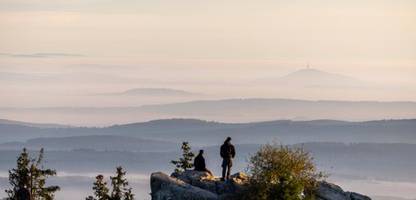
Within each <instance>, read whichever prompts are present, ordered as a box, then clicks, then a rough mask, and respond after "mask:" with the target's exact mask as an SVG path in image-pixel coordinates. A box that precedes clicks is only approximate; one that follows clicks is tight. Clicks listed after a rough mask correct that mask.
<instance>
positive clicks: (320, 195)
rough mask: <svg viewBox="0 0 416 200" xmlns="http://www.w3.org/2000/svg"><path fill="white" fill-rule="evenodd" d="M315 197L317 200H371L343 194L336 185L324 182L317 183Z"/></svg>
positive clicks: (362, 196) (355, 194) (353, 194)
mask: <svg viewBox="0 0 416 200" xmlns="http://www.w3.org/2000/svg"><path fill="white" fill-rule="evenodd" d="M316 196H317V200H371V199H370V197H367V196H365V195H362V194H358V193H355V192H345V191H344V190H343V189H342V188H341V187H339V186H338V185H335V184H332V183H328V182H325V181H323V182H320V183H319V187H318V191H317V193H316Z"/></svg>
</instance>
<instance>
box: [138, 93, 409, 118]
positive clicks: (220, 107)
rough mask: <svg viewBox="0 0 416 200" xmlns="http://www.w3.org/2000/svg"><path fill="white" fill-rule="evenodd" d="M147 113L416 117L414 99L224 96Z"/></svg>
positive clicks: (153, 107)
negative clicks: (315, 99)
mask: <svg viewBox="0 0 416 200" xmlns="http://www.w3.org/2000/svg"><path fill="white" fill-rule="evenodd" d="M140 110H143V111H146V112H148V113H157V114H160V115H162V114H163V115H169V116H174V117H184V118H198V119H206V120H215V121H228V122H235V121H238V122H247V121H266V120H274V119H293V120H316V119H335V120H352V121H365V120H374V119H409V118H416V103H415V102H376V101H308V100H295V99H225V100H206V101H191V102H185V103H173V104H164V105H149V106H143V107H141V108H140Z"/></svg>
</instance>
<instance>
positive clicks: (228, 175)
mask: <svg viewBox="0 0 416 200" xmlns="http://www.w3.org/2000/svg"><path fill="white" fill-rule="evenodd" d="M230 173H231V163H228V165H227V180H229V179H230Z"/></svg>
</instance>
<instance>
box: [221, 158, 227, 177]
mask: <svg viewBox="0 0 416 200" xmlns="http://www.w3.org/2000/svg"><path fill="white" fill-rule="evenodd" d="M221 166H222V178H221V179H222V180H225V172H226V170H227V163H226V161H225V159H224V160H222V165H221Z"/></svg>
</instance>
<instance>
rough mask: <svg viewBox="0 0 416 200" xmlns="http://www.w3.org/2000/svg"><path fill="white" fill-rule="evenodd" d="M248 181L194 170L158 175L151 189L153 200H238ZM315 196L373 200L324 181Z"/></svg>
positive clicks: (241, 176) (329, 199) (152, 179)
mask: <svg viewBox="0 0 416 200" xmlns="http://www.w3.org/2000/svg"><path fill="white" fill-rule="evenodd" d="M247 180H248V176H247V175H246V174H244V173H242V172H239V173H236V174H233V175H232V176H231V179H230V180H228V181H221V180H220V179H219V178H218V177H214V176H212V175H210V174H209V173H207V172H199V171H194V170H188V171H185V172H182V173H173V174H172V175H171V176H168V175H166V174H164V173H162V172H155V173H153V174H152V175H151V177H150V186H151V191H152V193H151V195H152V200H226V199H236V194H238V193H240V192H241V191H243V189H244V185H245V183H247ZM316 196H317V200H371V199H370V198H369V197H367V196H365V195H362V194H358V193H355V192H345V191H344V190H343V189H342V188H341V187H339V186H338V185H335V184H332V183H328V182H324V181H323V182H320V183H319V187H318V190H317V194H316Z"/></svg>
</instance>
